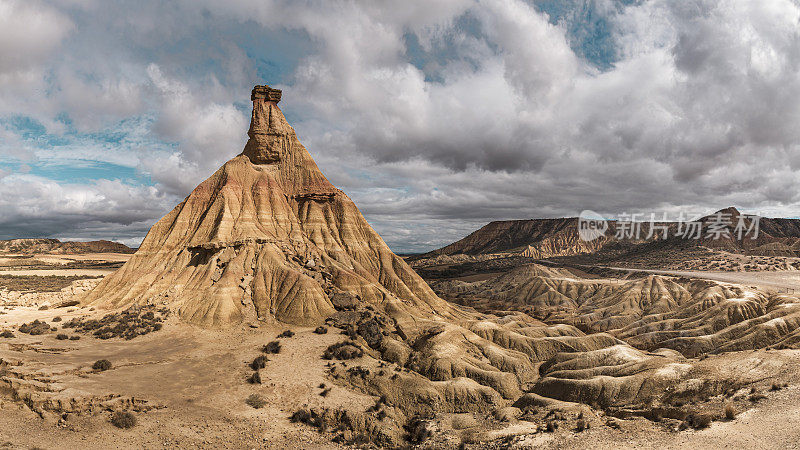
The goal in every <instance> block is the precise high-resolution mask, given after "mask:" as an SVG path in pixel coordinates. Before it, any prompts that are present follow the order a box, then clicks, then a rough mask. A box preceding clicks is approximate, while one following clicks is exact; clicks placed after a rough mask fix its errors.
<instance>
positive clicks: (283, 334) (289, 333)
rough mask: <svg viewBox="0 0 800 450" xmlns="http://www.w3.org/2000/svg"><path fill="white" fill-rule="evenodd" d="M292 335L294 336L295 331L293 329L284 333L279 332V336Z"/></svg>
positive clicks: (288, 336) (286, 336)
mask: <svg viewBox="0 0 800 450" xmlns="http://www.w3.org/2000/svg"><path fill="white" fill-rule="evenodd" d="M292 336H294V331H292V330H286V331H284V332H283V333H281V334H279V335H278V338H290V337H292Z"/></svg>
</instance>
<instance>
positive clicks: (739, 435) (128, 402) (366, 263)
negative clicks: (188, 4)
mask: <svg viewBox="0 0 800 450" xmlns="http://www.w3.org/2000/svg"><path fill="white" fill-rule="evenodd" d="M281 97H282V92H281V91H280V90H277V89H273V88H271V87H269V86H265V85H259V86H256V87H255V88H254V89H253V90H252V95H251V101H252V114H251V120H250V128H249V131H248V132H247V136H248V140H247V144H246V145H245V147H244V150H243V151H241V153H240V154H238V156H235V155H236V153H237V152H239V149H231V151H230V156H231V157H232V159H230V160H229V161H228V162H226V163H225V164H224V165H223V166H222V167H221V168H219V169H218V170H217V171H216V172H215V173H214V174H213V175H212V176H211V177H210V178H208V179H206V180H205V181H203V182H202V183H201V184H200V185H198V186H197V187H196V188H195V189H194V190H193V191H192V192H191V194H189V196H188V197H186V199H185V200H184V201H183V202H181V203H180V204H178V205H177V206H175V208H174V209H173V210H172V211H171V212H169V213H168V214H167V215H166V216H164V217H163V218H162V219H161V220H159V221H158V222H157V223H155V224H154V225H153V226H152V228H150V231H149V232H148V234H147V236H146V238H145V239H144V241H143V242H142V243H141V246H139V247H138V248H137V249H131V248H128V247H126V246H124V245H122V244H117V243H113V242H108V241H95V242H61V241H58V240H53V239H17V240H12V241H3V242H0V446H2V447H4V448H6V447H7V448H26V449H27V448H156V447H159V448H195V447H197V448H351V447H357V448H375V447H380V448H430V449H434V448H436V449H440V448H444V449H447V448H452V449H478V448H587V447H592V448H609V449H610V448H685V447H693V448H719V447H732V448H759V447H762V448H763V447H765V446H768V447H772V448H787V447H793V446H796V445H797V442H798V439H800V402H798V398H800V384H798V383H797V380H798V374H800V271H798V269H800V219H771V218H763V217H762V218H760V219H759V220H760V235H759V237H758V238H757V239H750V238H746V239H741V240H737V239H735V238H732V237H730V236H731V235H735V233H734V230H733V227H732V225H731V226H730V227H728V228H725V230H724V231H725V232H726V236H728V239H723V240H711V239H700V240H686V239H679V238H667V239H661V238H660V237H658V236H655V237H650V238H642V239H637V240H630V239H617V238H615V237H614V229H615V228H618V227H620V226H621V225H620V224H619V222H610V230H611V231H610V232H608V233H607V234H606V235H604V236H602V237H600V238H599V239H594V240H591V241H587V240H585V239H582V238H581V237H580V233H579V227H580V219H579V218H578V217H575V218H557V219H530V220H514V221H502V222H492V223H490V224H488V225H486V226H485V227H483V228H481V229H479V230H476V231H475V232H473V233H472V234H470V235H468V236H467V237H465V238H464V239H462V240H459V241H457V242H454V243H452V244H450V245H447V246H445V247H443V248H441V249H439V250H435V251H431V252H428V253H422V254H407V255H401V256H398V255H397V254H395V253H393V252H392V251H391V250H390V249H389V247H388V246H387V245H386V243H385V242H384V241H383V239H382V238H381V237H380V236H379V235H378V234H377V233H376V232H375V231H374V230H373V228H372V227H371V226H370V224H369V223H368V222H367V221H366V220H365V219H364V217H363V216H362V215H361V213H360V211H359V209H358V208H357V207H356V205H355V204H354V203H353V201H351V200H350V198H349V197H348V196H347V195H346V194H345V193H344V192H343V191H341V190H339V189H337V188H336V187H335V186H333V185H332V184H331V183H330V182H329V181H328V179H327V178H326V177H325V176H324V175H323V174H322V172H321V171H320V170H319V169H318V167H317V165H316V164H315V162H314V161H313V160H312V158H311V156H310V154H309V152H308V151H307V150H306V148H305V147H304V146H303V145H302V144H301V143H300V141H299V140H298V138H297V135H296V133H295V131H294V129H293V128H292V127H291V126H290V125H289V123H288V122H287V120H286V117H285V116H284V114H283V112H282V111H281V109H280V108H279V106H278V103H279V102H280V100H281ZM241 132H242V133H244V132H245V130H241ZM721 206H723V205H721ZM720 213H722V214H725V215H726V217H728V218H730V219H731V220H732V223H735V222H736V221H737V220H738V219H739V217H740V213H739V211H738V210H737V209H735V208H726V209H723V210H721V211H720V212H719V213H717V214H720ZM713 216H714V212H713V211H708V215H707V216H705V217H702V218H698V220H697V222H698V223H700V224H701V226H702V227H703V228H702V231H705V230H706V229H708V227H710V226H711V224H710V222H711V218H712V217H713ZM747 220H753V219H752V218H749V219H747ZM662 225H664V229H666V230H671V229H672V228H674V227H676V226H677V225H676V224H673V223H667V224H662ZM703 234H705V233H703ZM766 443H769V444H766Z"/></svg>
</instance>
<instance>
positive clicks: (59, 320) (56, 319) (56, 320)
mask: <svg viewBox="0 0 800 450" xmlns="http://www.w3.org/2000/svg"><path fill="white" fill-rule="evenodd" d="M51 322H61V316H55V317H53V320H51Z"/></svg>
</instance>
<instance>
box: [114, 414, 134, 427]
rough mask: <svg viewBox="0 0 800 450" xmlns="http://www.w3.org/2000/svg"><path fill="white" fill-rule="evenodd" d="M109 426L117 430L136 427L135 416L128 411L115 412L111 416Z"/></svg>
mask: <svg viewBox="0 0 800 450" xmlns="http://www.w3.org/2000/svg"><path fill="white" fill-rule="evenodd" d="M111 424H112V425H114V426H115V427H117V428H123V429H127V428H133V427H135V426H136V416H134V415H133V413H131V412H128V411H115V412H114V414H112V415H111Z"/></svg>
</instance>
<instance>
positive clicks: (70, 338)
mask: <svg viewBox="0 0 800 450" xmlns="http://www.w3.org/2000/svg"><path fill="white" fill-rule="evenodd" d="M80 339H81V337H80V336H78V335H77V334H76V335H74V336H70V337H69V340H70V341H79V340H80Z"/></svg>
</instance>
